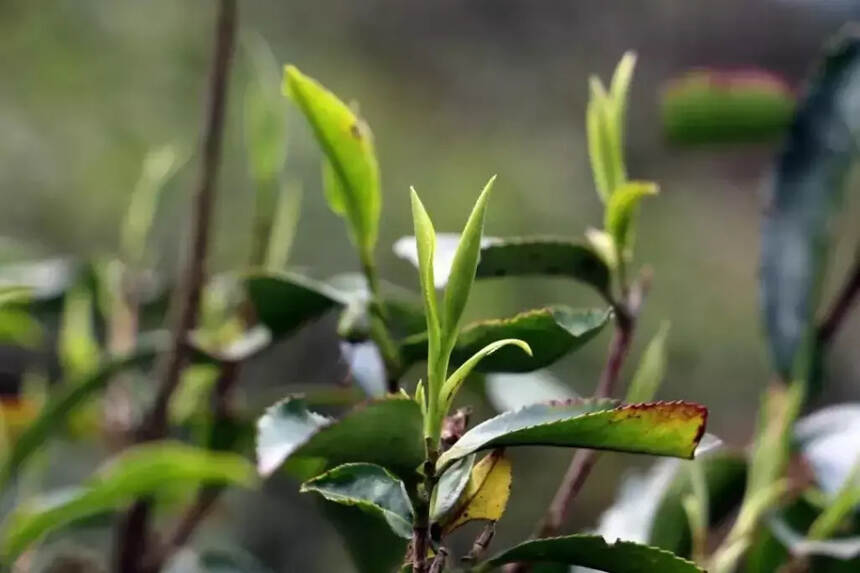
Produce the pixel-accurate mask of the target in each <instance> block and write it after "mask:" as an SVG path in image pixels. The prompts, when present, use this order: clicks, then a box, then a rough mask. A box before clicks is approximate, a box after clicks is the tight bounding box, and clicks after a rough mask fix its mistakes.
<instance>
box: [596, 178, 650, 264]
mask: <svg viewBox="0 0 860 573" xmlns="http://www.w3.org/2000/svg"><path fill="white" fill-rule="evenodd" d="M656 194H657V185H655V184H654V183H649V182H647V181H628V182H627V183H623V184H622V185H619V186H618V187H617V188H616V189H615V191H614V192H613V193H612V197H610V199H609V201H608V202H607V204H606V221H605V223H604V225H605V227H606V231H607V232H608V233H609V234H610V235H612V238H613V239H614V240H615V245H616V248H617V249H618V252H619V253H620V254H622V255H626V253H628V251H629V250H630V249H631V248H632V247H633V224H634V222H635V219H636V208H637V207H638V206H639V201H641V200H642V198H644V197H648V196H650V195H656Z"/></svg>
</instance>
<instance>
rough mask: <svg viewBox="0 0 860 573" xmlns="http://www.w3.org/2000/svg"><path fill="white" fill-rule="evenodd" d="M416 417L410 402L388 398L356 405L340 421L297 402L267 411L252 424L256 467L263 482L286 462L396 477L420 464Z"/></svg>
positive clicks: (289, 401)
mask: <svg viewBox="0 0 860 573" xmlns="http://www.w3.org/2000/svg"><path fill="white" fill-rule="evenodd" d="M422 435H423V434H422V419H421V411H420V408H419V406H418V404H416V403H415V402H414V401H413V400H409V399H406V398H400V397H390V398H387V399H384V400H376V401H371V402H367V403H366V404H362V405H359V406H358V407H356V408H355V409H354V410H352V411H351V412H349V413H347V414H346V415H345V416H344V417H343V418H342V419H340V420H333V419H331V418H327V417H325V416H320V415H319V414H315V413H313V412H310V411H308V409H307V407H306V404H305V401H304V400H303V399H301V398H294V397H291V398H287V399H285V400H283V401H281V402H278V403H277V404H275V405H274V406H271V407H270V408H269V409H268V410H266V413H265V414H264V415H263V416H262V417H261V418H260V419H259V421H258V422H257V467H258V469H259V471H260V473H261V474H262V475H264V476H268V475H270V474H271V473H272V472H274V471H275V470H277V469H278V468H279V467H280V466H281V465H282V464H283V463H284V462H285V461H287V459H288V458H289V459H296V460H302V459H318V460H323V461H324V462H325V463H327V464H328V465H330V466H331V465H340V464H345V463H352V462H367V463H374V464H378V465H380V466H383V467H385V468H388V469H390V470H391V471H394V472H395V473H397V474H398V475H404V474H410V473H411V472H413V470H414V469H415V468H416V467H418V465H419V464H420V463H421V462H422V460H423V459H424V442H423V441H422Z"/></svg>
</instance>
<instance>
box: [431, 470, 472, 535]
mask: <svg viewBox="0 0 860 573" xmlns="http://www.w3.org/2000/svg"><path fill="white" fill-rule="evenodd" d="M475 457H476V456H475V454H472V455H470V456H465V457H463V458H460V459H459V460H457V461H456V462H454V463H453V464H451V466H450V467H449V468H448V469H447V470H445V472H444V473H443V474H442V477H440V478H439V483H438V484H437V485H436V489H434V490H433V499H432V500H431V503H430V521H431V522H432V523H438V522H440V521H442V519H444V518H445V517H447V516H448V515H449V514H450V513H451V511H452V510H453V509H454V506H455V505H456V504H457V500H459V499H460V496H461V495H462V493H463V490H465V489H466V484H468V483H469V478H470V476H471V474H472V466H474V465H475Z"/></svg>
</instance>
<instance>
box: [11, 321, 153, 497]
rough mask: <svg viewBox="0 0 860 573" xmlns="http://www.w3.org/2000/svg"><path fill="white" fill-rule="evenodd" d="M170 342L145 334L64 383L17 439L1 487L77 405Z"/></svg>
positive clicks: (149, 360) (148, 361) (145, 362)
mask: <svg viewBox="0 0 860 573" xmlns="http://www.w3.org/2000/svg"><path fill="white" fill-rule="evenodd" d="M167 343H168V340H167V339H166V338H165V337H163V336H150V337H142V338H141V339H140V340H139V343H138V347H137V348H136V349H135V350H134V351H132V352H131V353H129V354H127V355H124V356H117V357H115V358H112V359H108V360H106V361H105V362H104V363H103V364H102V365H101V366H99V368H98V369H96V370H95V371H93V372H92V373H90V374H89V375H88V376H86V377H85V378H84V379H82V380H75V381H72V382H70V383H68V384H64V385H63V386H62V388H61V389H60V391H59V392H58V393H57V394H55V395H54V396H52V397H51V399H50V400H49V401H48V403H47V404H45V406H44V408H43V409H42V410H41V412H40V413H39V417H38V418H37V419H36V420H35V421H33V423H32V424H31V425H29V426H28V427H27V428H26V430H25V431H24V432H23V433H22V434H21V436H20V437H19V438H18V440H17V441H16V442H15V445H14V447H13V449H12V451H11V452H10V454H9V457H8V458H7V459H6V464H5V466H4V467H3V471H2V474H0V488H2V487H4V486H5V485H6V484H8V483H9V481H10V480H11V479H12V478H14V477H15V475H16V473H17V472H18V470H19V469H20V467H21V465H22V464H23V463H24V462H25V461H26V460H27V459H28V458H29V457H30V456H31V455H32V454H33V453H34V452H35V451H36V450H37V449H38V448H39V447H40V446H41V445H42V444H43V443H44V442H45V440H47V439H48V438H49V437H50V436H51V434H52V432H54V431H55V430H57V429H58V428H62V427H63V424H64V422H65V420H66V419H67V418H68V416H69V414H70V413H72V412H73V411H74V410H75V409H76V408H77V407H78V406H80V405H81V404H82V403H84V402H85V401H86V400H88V399H89V398H91V397H92V396H93V395H94V394H96V393H97V392H98V391H99V390H101V389H102V388H104V387H105V385H106V384H107V382H108V381H109V380H110V379H111V378H113V377H114V376H115V375H116V374H117V373H119V372H122V371H124V370H127V369H129V368H135V367H140V366H143V365H146V364H148V363H150V362H151V361H152V360H153V359H154V358H155V357H156V356H157V355H158V354H159V353H161V352H163V351H164V350H165V349H166V348H167Z"/></svg>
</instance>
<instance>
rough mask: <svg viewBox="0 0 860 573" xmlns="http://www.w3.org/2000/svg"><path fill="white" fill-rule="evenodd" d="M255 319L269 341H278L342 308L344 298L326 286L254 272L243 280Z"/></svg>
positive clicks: (295, 277) (286, 275) (289, 276)
mask: <svg viewBox="0 0 860 573" xmlns="http://www.w3.org/2000/svg"><path fill="white" fill-rule="evenodd" d="M245 286H246V288H247V290H248V297H249V298H250V300H251V303H252V304H253V305H254V310H255V311H256V313H257V318H258V319H259V320H260V322H261V323H262V324H263V325H264V326H266V328H268V329H269V330H270V331H271V333H272V337H273V338H282V337H284V336H287V335H289V334H291V333H292V332H293V331H294V330H295V329H296V328H298V327H299V326H301V325H303V324H305V323H306V322H308V321H310V320H313V319H315V318H317V317H319V316H320V315H322V314H323V313H325V312H326V311H328V310H331V309H332V308H335V307H340V306H344V305H346V304H347V302H348V300H347V299H346V297H345V296H344V295H343V294H341V293H339V292H338V291H336V290H335V289H333V288H331V287H329V286H328V285H326V284H323V283H318V282H316V281H313V280H311V279H308V278H306V277H302V276H299V275H296V274H292V273H284V272H258V273H255V274H252V275H249V276H248V277H247V278H246V279H245Z"/></svg>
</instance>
